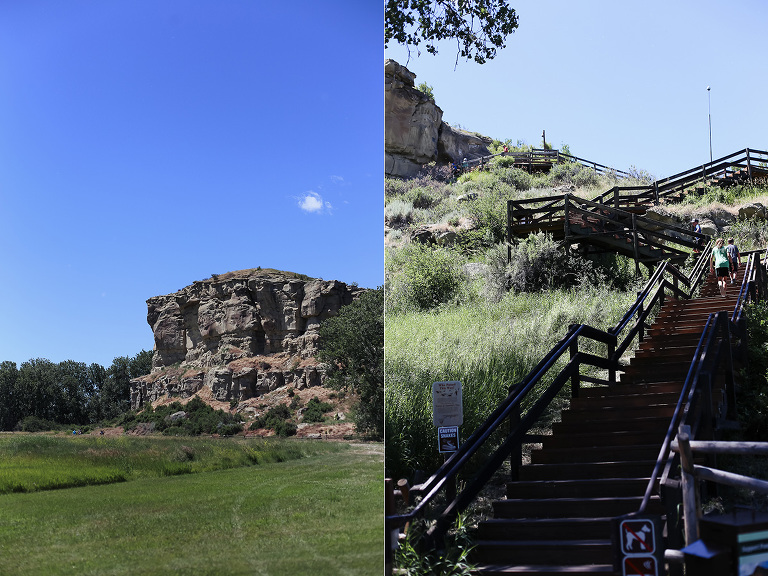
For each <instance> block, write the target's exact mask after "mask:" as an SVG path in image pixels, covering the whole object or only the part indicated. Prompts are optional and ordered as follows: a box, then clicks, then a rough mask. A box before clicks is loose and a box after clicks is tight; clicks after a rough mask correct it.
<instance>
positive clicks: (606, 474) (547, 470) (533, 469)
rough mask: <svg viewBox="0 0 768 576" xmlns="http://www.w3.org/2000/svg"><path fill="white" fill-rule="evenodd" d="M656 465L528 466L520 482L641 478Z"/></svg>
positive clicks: (523, 467) (613, 463) (521, 468)
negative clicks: (563, 479)
mask: <svg viewBox="0 0 768 576" xmlns="http://www.w3.org/2000/svg"><path fill="white" fill-rule="evenodd" d="M655 465H656V460H655V459H653V460H640V461H637V462H593V463H589V464H585V463H566V464H526V465H525V466H521V467H520V480H559V479H562V478H568V479H570V480H586V479H591V478H639V477H640V478H641V477H643V476H647V475H649V474H650V473H651V472H652V471H653V467H654V466H655Z"/></svg>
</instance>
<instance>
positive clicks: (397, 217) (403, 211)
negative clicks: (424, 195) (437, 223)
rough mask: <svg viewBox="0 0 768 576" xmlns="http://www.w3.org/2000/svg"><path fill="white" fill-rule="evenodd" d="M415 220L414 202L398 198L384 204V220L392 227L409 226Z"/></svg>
mask: <svg viewBox="0 0 768 576" xmlns="http://www.w3.org/2000/svg"><path fill="white" fill-rule="evenodd" d="M412 220H413V204H411V203H410V202H408V201H406V200H401V199H400V198H396V199H394V200H391V201H390V202H388V203H387V204H386V206H384V221H385V223H386V224H387V225H388V226H391V227H392V228H398V227H403V226H407V225H408V224H410V223H411V221H412Z"/></svg>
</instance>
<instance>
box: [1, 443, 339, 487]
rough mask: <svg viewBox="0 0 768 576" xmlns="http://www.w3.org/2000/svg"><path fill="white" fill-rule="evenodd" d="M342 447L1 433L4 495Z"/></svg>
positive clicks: (256, 461)
mask: <svg viewBox="0 0 768 576" xmlns="http://www.w3.org/2000/svg"><path fill="white" fill-rule="evenodd" d="M339 449H340V447H339V445H337V444H330V443H320V442H287V441H285V440H279V439H276V438H269V439H259V440H256V439H236V438H218V439H216V438H196V437H184V438H170V437H151V438H150V437H135V436H120V437H100V436H78V437H68V436H52V435H45V434H8V435H0V494H6V493H9V492H35V491H38V490H52V489H58V488H71V487H75V486H89V485H96V484H112V483H115V482H125V481H129V480H135V479H138V478H146V477H163V476H175V475H179V474H193V473H197V472H206V471H211V470H220V469H227V468H236V467H241V466H252V465H256V464H263V463H270V462H282V461H286V460H293V459H297V458H301V457H303V456H305V455H309V454H317V453H320V452H327V451H338V450H339Z"/></svg>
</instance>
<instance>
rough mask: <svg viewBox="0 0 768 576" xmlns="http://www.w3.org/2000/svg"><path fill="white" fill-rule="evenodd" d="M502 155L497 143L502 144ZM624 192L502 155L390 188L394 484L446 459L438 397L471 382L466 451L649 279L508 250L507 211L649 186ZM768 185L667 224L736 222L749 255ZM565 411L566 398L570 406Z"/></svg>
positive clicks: (708, 195)
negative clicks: (515, 203) (548, 357)
mask: <svg viewBox="0 0 768 576" xmlns="http://www.w3.org/2000/svg"><path fill="white" fill-rule="evenodd" d="M497 144H498V145H500V144H501V143H499V142H497ZM630 173H632V174H633V176H634V177H633V178H632V179H623V180H617V178H616V177H615V174H612V173H611V172H608V173H606V174H603V175H599V174H596V173H595V172H594V171H593V170H592V169H588V168H585V167H582V166H580V165H578V164H575V163H574V164H560V165H556V166H555V167H554V168H553V169H552V170H551V171H550V172H549V173H542V174H529V173H527V172H525V171H523V170H521V169H519V168H515V167H514V166H513V165H512V159H511V158H509V157H497V158H495V159H494V160H493V161H492V162H491V163H490V164H489V165H487V167H486V169H485V170H483V171H473V172H469V173H466V174H463V175H461V176H460V177H458V178H453V177H452V175H451V173H450V171H449V169H448V168H446V167H439V166H436V165H434V164H433V165H430V166H427V167H425V169H424V171H423V172H422V173H421V174H420V175H419V176H418V177H416V178H414V179H410V180H401V179H387V180H386V181H385V234H386V236H385V239H386V260H385V266H386V277H385V281H386V284H385V286H386V294H387V297H386V304H385V309H386V321H385V336H386V347H387V354H386V359H385V370H386V435H387V454H386V458H387V473H388V475H391V476H393V477H396V478H397V477H413V474H414V471H416V470H422V471H426V472H431V471H433V470H434V469H435V468H436V467H437V466H438V465H439V464H440V463H441V461H442V455H440V454H438V451H437V437H436V429H435V427H434V426H433V424H432V402H431V385H432V383H433V382H435V381H442V380H458V381H461V382H462V383H463V400H464V424H463V426H462V427H461V428H460V436H461V439H462V440H463V439H466V438H467V437H468V436H469V435H470V434H471V433H472V431H473V430H474V429H475V428H476V427H477V426H478V425H479V424H480V423H481V422H482V421H483V420H484V419H485V417H486V416H487V414H488V413H489V412H490V411H491V410H492V409H493V408H494V407H495V406H496V405H497V404H498V402H499V401H500V400H501V399H502V398H503V397H505V396H506V394H507V390H508V387H509V386H510V385H513V384H516V383H518V382H519V381H520V380H521V379H522V377H523V376H524V375H525V374H527V373H528V372H529V371H530V370H531V369H532V368H533V366H535V364H536V363H537V362H538V361H539V360H540V359H541V358H542V357H543V356H544V354H545V353H546V352H548V351H549V350H550V349H551V348H552V346H553V345H554V344H555V343H556V342H557V341H558V340H559V339H560V338H562V337H563V336H564V334H565V332H566V330H567V327H568V325H569V324H572V323H587V324H590V325H592V326H595V327H597V328H601V329H604V330H605V329H607V328H609V327H611V326H613V325H614V324H615V323H616V322H617V321H618V319H619V318H620V317H621V316H622V315H623V313H624V312H625V311H626V309H627V308H628V307H629V305H630V304H631V303H632V302H634V300H635V298H636V291H637V289H638V288H639V287H640V286H642V284H643V283H644V282H645V280H647V277H645V276H644V274H646V273H647V272H646V271H645V270H643V272H642V274H643V275H641V277H638V278H636V277H635V265H634V262H633V261H631V260H628V259H626V258H623V257H620V256H615V255H603V256H601V257H593V258H591V259H585V258H582V257H581V256H579V255H577V254H568V253H567V252H566V251H565V250H563V249H562V247H560V246H558V245H557V243H556V242H554V241H553V240H552V239H551V238H548V237H546V236H544V235H532V236H530V237H529V238H527V239H524V240H519V241H516V242H514V243H513V245H512V246H511V247H510V250H511V254H512V258H511V262H510V264H508V263H507V250H508V247H507V245H506V242H505V227H506V201H507V200H509V199H526V198H536V197H546V196H551V195H556V194H563V193H569V194H573V195H576V196H579V197H583V198H588V199H591V198H593V197H594V196H596V195H597V194H599V193H601V192H604V191H606V190H608V189H609V188H611V187H613V186H616V185H621V186H629V185H638V184H647V183H649V182H651V181H652V177H651V176H650V175H648V174H647V173H646V172H643V171H641V170H637V169H635V168H632V169H631V170H630ZM767 201H768V190H766V188H764V187H761V186H755V187H733V188H730V189H728V190H721V189H719V188H711V189H709V188H708V189H706V190H705V192H704V194H701V195H698V196H696V197H692V196H691V197H688V198H686V200H684V201H683V202H682V203H680V204H674V205H665V206H664V207H663V209H664V210H665V212H666V213H667V214H668V215H671V216H672V217H674V218H676V219H677V220H678V225H679V226H683V227H685V226H687V225H688V224H687V223H688V222H690V220H691V218H692V217H694V216H695V217H698V218H699V219H703V218H709V219H711V220H713V221H714V222H720V223H722V222H728V224H727V225H726V226H725V227H721V228H720V229H719V230H718V233H720V234H722V235H731V236H734V237H735V239H736V244H737V245H738V246H739V247H740V248H741V249H742V251H744V250H749V249H753V248H757V247H765V246H766V244H768V226H766V223H765V221H764V220H739V219H738V218H737V214H738V208H739V206H741V205H743V204H747V203H752V202H761V203H763V204H766V203H768V202H767ZM563 401H565V400H563Z"/></svg>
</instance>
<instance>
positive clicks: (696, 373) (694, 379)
mask: <svg viewBox="0 0 768 576" xmlns="http://www.w3.org/2000/svg"><path fill="white" fill-rule="evenodd" d="M755 256H756V255H755V254H750V255H749V259H748V261H747V266H746V269H745V271H744V279H743V280H742V286H741V289H740V290H739V296H738V298H737V302H736V305H735V306H734V310H733V314H732V316H731V320H732V322H735V321H736V320H737V318H740V317H741V315H742V313H743V309H744V305H745V303H746V302H747V300H748V299H749V298H750V295H751V294H754V293H755V292H754V290H752V288H751V287H752V286H753V284H754V283H755V282H760V281H761V280H758V279H757V276H756V274H755V270H756V269H757V266H756V265H755ZM758 265H759V259H758ZM732 326H733V324H732V323H731V322H729V321H728V316H727V314H726V313H725V312H719V313H712V314H710V315H709V317H708V318H707V323H706V325H705V327H704V331H703V332H702V334H701V337H700V338H699V343H698V345H697V347H696V352H695V353H694V356H693V360H692V361H691V365H690V367H689V368H688V373H687V376H686V379H685V382H684V384H683V388H682V391H681V393H680V397H679V398H678V401H677V404H676V406H675V410H674V412H673V415H672V418H671V420H670V423H669V426H668V427H667V433H666V435H665V437H664V441H663V442H662V445H661V449H660V450H659V455H658V457H657V459H656V464H655V465H654V469H653V472H652V474H651V477H650V480H649V481H648V485H647V487H646V491H645V495H644V496H643V501H642V503H641V505H640V507H639V509H638V511H637V514H642V513H644V512H645V510H646V508H647V506H648V504H649V502H650V499H651V496H652V494H653V491H654V489H655V485H656V481H657V480H658V479H659V476H660V474H661V472H662V468H663V467H664V466H665V464H667V462H668V460H669V459H670V458H674V453H673V452H672V451H671V448H670V447H671V444H672V440H673V438H674V436H675V435H676V433H677V430H678V427H679V425H680V423H681V420H682V418H683V417H684V415H685V414H687V413H688V412H689V409H688V407H689V406H690V404H691V402H692V400H693V397H694V394H695V393H696V391H697V389H698V383H699V378H700V376H701V374H702V372H703V369H704V362H705V361H707V360H708V359H709V358H712V357H713V356H714V357H715V360H716V361H715V365H714V366H712V367H711V368H710V370H711V371H715V370H717V369H718V368H719V360H720V354H719V349H720V346H721V345H722V344H718V352H717V353H716V352H715V338H716V337H717V334H718V332H722V333H723V335H722V337H721V340H720V343H722V342H724V341H726V342H728V344H729V346H730V332H731V329H732ZM729 396H730V395H729ZM732 408H733V407H731V409H732Z"/></svg>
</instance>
